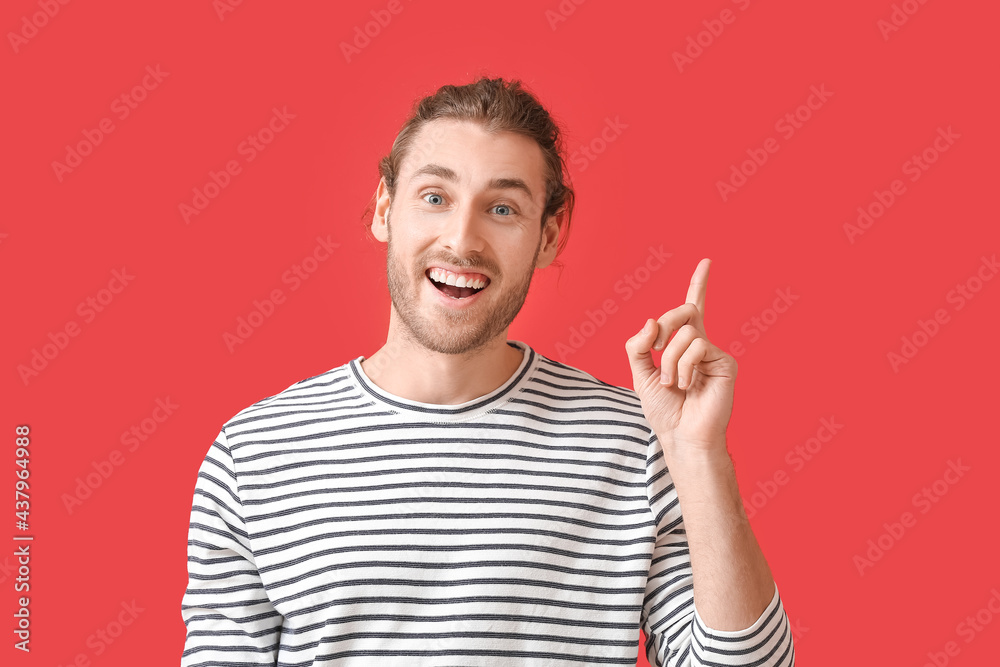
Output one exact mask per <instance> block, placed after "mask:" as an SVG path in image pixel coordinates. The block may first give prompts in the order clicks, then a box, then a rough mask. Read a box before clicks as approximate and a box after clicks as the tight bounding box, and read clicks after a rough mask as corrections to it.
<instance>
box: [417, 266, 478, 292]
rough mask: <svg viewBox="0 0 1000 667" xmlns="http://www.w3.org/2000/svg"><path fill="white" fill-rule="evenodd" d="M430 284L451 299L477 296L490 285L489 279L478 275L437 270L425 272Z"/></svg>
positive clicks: (431, 269) (432, 269)
mask: <svg viewBox="0 0 1000 667" xmlns="http://www.w3.org/2000/svg"><path fill="white" fill-rule="evenodd" d="M426 275H427V278H428V279H429V280H430V281H431V284H432V285H434V287H436V288H437V289H438V291H439V292H443V293H444V294H446V295H447V296H450V297H451V298H452V299H465V298H468V297H470V296H472V295H473V294H478V293H479V292H482V291H483V290H484V289H486V286H487V285H489V284H490V279H489V278H487V277H486V276H484V275H482V274H479V273H468V274H464V273H452V272H451V271H446V270H444V269H439V268H436V267H435V268H430V269H428V270H427V271H426Z"/></svg>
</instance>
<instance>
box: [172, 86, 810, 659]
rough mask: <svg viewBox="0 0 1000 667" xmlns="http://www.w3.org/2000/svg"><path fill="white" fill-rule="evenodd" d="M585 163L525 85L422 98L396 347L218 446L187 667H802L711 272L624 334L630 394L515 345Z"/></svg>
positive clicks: (407, 194)
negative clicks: (732, 436) (708, 313)
mask: <svg viewBox="0 0 1000 667" xmlns="http://www.w3.org/2000/svg"><path fill="white" fill-rule="evenodd" d="M563 164H564V162H563V160H562V157H561V153H560V140H559V131H558V128H557V127H556V125H555V124H554V123H553V121H552V120H551V118H550V116H549V115H548V113H547V112H546V111H545V110H544V109H543V108H542V107H541V105H540V104H539V103H538V102H537V100H536V99H535V98H534V97H533V96H531V95H530V94H529V93H528V92H526V91H525V90H523V88H522V87H521V86H520V85H519V84H518V83H517V82H513V83H507V82H504V81H503V80H500V79H496V80H489V79H481V80H479V81H477V82H475V83H473V84H469V85H467V86H459V87H456V86H445V87H443V88H441V89H440V90H439V91H438V92H437V93H436V94H435V95H433V96H430V97H428V98H425V99H424V100H422V101H421V102H420V103H419V105H418V106H417V107H416V110H415V113H414V114H413V116H412V117H411V118H410V120H408V121H407V123H406V124H405V125H404V127H403V129H402V130H401V131H400V133H399V135H398V136H397V138H396V141H395V143H394V144H393V148H392V151H391V153H390V155H389V156H387V157H386V158H384V159H383V160H382V161H381V163H380V172H381V175H382V178H381V180H380V182H379V185H378V189H377V191H376V193H375V197H374V206H373V214H372V226H371V231H372V234H373V235H374V237H375V238H376V239H377V240H378V241H381V242H386V243H387V244H388V249H387V260H386V262H387V274H388V283H389V293H390V297H391V301H392V309H391V317H390V322H389V331H388V336H387V339H386V343H385V345H384V346H383V347H382V348H381V349H379V350H378V351H377V352H376V353H375V354H374V355H372V357H371V358H367V359H366V358H365V357H357V358H355V359H353V360H352V361H349V362H347V363H345V364H344V365H342V366H339V367H337V368H334V369H332V370H330V371H327V372H325V373H323V374H321V375H318V376H315V377H312V378H308V379H306V380H303V381H301V382H298V383H296V384H294V385H292V386H290V387H289V388H288V389H286V390H284V391H282V392H281V393H279V394H277V395H275V396H272V397H270V398H267V399H264V400H262V401H260V402H258V403H256V404H254V405H252V406H250V407H248V408H247V409H245V410H243V411H241V412H240V413H239V414H237V415H236V416H235V417H233V418H232V419H231V420H230V421H228V422H227V423H226V425H225V426H224V427H223V428H222V431H221V433H220V434H219V437H218V439H217V440H216V441H215V442H214V443H213V445H212V447H211V448H210V449H209V451H208V454H207V456H206V458H205V461H204V463H203V464H202V467H201V470H200V471H199V474H198V480H197V485H196V488H195V496H194V503H193V507H192V514H191V526H190V539H189V542H188V545H189V546H188V554H189V555H188V560H189V575H190V577H189V585H188V588H187V590H186V591H185V593H184V599H183V603H182V615H183V618H184V621H185V623H186V625H187V640H186V643H185V651H184V654H183V658H182V665H191V666H193V665H213V666H215V665H251V664H254V665H258V664H259V665H265V664H267V665H276V664H279V665H320V664H322V665H339V664H350V665H355V664H357V665H361V664H373V665H387V664H426V665H456V664H462V665H571V664H572V665H580V664H588V663H590V664H635V662H636V660H637V643H638V642H637V640H638V629H639V628H640V627H641V628H642V629H643V631H644V632H645V634H646V637H647V643H646V647H645V648H646V654H647V656H648V659H649V661H650V663H651V664H653V665H708V664H712V665H781V666H786V665H792V664H794V649H793V646H792V639H791V635H790V629H789V624H788V619H787V616H786V615H785V613H784V610H783V608H782V605H781V600H780V598H779V595H778V590H777V587H776V585H775V583H774V580H773V579H772V577H771V573H770V570H769V569H768V566H767V563H766V561H765V560H764V557H763V555H762V554H761V551H760V548H759V547H758V545H757V542H756V539H755V538H754V535H753V532H752V531H751V529H750V526H749V523H748V521H747V518H746V515H745V514H744V512H743V507H742V503H741V500H740V496H739V491H738V488H737V484H736V478H735V475H734V472H733V467H732V462H731V460H730V458H729V456H728V453H727V451H726V440H725V432H726V426H727V424H728V422H729V416H730V412H731V409H732V398H733V381H734V378H735V375H736V362H735V361H734V360H733V359H732V358H731V357H729V356H728V355H726V354H725V353H724V352H722V351H721V350H719V348H717V347H715V346H714V345H712V344H711V343H710V342H708V339H707V338H706V336H705V329H704V318H703V316H704V310H705V292H706V281H707V277H708V268H709V262H708V260H702V261H701V262H700V263H699V264H698V267H697V268H696V270H695V273H694V277H693V278H692V281H691V285H690V288H689V291H688V299H687V303H685V304H683V305H680V306H678V307H677V308H674V309H672V310H670V311H668V312H666V313H665V314H663V315H662V316H661V317H659V318H658V319H655V320H654V319H652V318H651V319H648V320H647V321H646V324H645V326H644V327H643V329H642V330H641V331H640V332H639V333H638V334H636V335H635V336H633V337H632V338H631V339H629V340H628V342H627V343H626V345H625V348H626V351H627V355H628V359H629V363H630V364H631V367H632V373H633V380H634V385H635V390H634V391H633V390H628V389H624V388H621V387H614V386H611V385H608V384H606V383H603V382H601V381H599V380H597V379H596V378H594V377H593V376H590V375H588V374H586V373H584V372H583V371H581V370H578V369H575V368H572V367H570V366H566V365H563V364H560V363H557V362H555V361H552V360H551V359H548V358H546V357H544V356H543V355H540V354H538V353H537V352H535V351H534V350H533V349H532V348H531V347H530V346H528V345H526V344H525V343H522V342H520V341H508V340H507V330H508V328H509V325H510V323H511V322H512V321H513V319H514V317H515V316H516V315H517V313H518V311H519V310H520V308H521V305H522V304H523V303H524V300H525V297H526V295H527V292H528V286H529V284H530V282H531V276H532V273H533V272H534V271H535V270H536V269H540V268H544V267H546V266H548V265H549V264H550V263H551V262H552V261H553V260H554V259H555V257H556V255H557V253H558V250H559V249H560V240H562V241H563V242H565V233H566V231H567V230H568V226H569V221H570V217H571V214H572V208H573V201H574V195H573V191H572V190H571V189H570V188H569V187H568V186H567V185H566V184H565V182H564V174H563ZM560 237H561V238H560ZM671 336H672V338H671ZM668 341H669V343H668ZM653 349H657V350H662V351H663V355H662V357H661V366H660V368H656V367H655V365H654V364H653V361H652V356H651V350H653ZM682 510H683V513H682Z"/></svg>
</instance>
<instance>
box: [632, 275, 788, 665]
mask: <svg viewBox="0 0 1000 667" xmlns="http://www.w3.org/2000/svg"><path fill="white" fill-rule="evenodd" d="M708 270H709V260H702V261H701V262H699V263H698V267H697V268H696V269H695V272H694V275H693V276H692V278H691V285H690V287H689V288H688V294H687V299H686V302H685V303H684V304H683V305H681V306H678V307H677V308H674V309H673V310H670V311H668V312H666V313H664V314H663V315H662V316H661V317H660V318H659V319H658V320H653V319H648V320H646V324H645V326H644V327H643V328H642V330H641V331H640V332H639V333H637V334H636V335H635V336H633V337H632V338H630V339H629V340H628V342H627V343H626V344H625V349H626V351H627V353H628V356H629V364H630V366H631V368H632V379H633V383H634V387H635V391H636V394H638V396H639V399H640V401H641V403H642V410H643V414H644V415H645V417H646V419H647V421H648V422H649V424H650V430H651V433H650V442H649V444H650V455H649V456H648V457H647V462H648V463H647V465H655V466H658V468H659V470H655V469H654V470H653V471H650V473H651V476H650V478H649V484H650V485H651V486H650V487H649V490H650V507H651V508H652V509H654V515H655V516H656V518H657V528H658V532H657V538H658V542H657V548H660V544H659V540H660V539H663V540H664V548H665V549H668V550H669V549H673V550H676V551H680V550H681V549H683V550H684V552H685V555H687V556H688V558H689V562H688V563H687V564H686V567H685V566H681V565H678V572H679V577H690V582H689V583H690V585H691V591H690V592H689V594H690V596H691V615H692V619H691V625H692V628H691V631H690V635H691V637H685V636H684V635H683V633H682V631H680V630H679V631H677V632H673V634H672V635H670V636H667V637H666V641H665V643H666V644H667V645H670V644H672V643H673V644H676V645H678V646H680V645H681V644H683V643H685V642H691V638H692V637H693V643H692V644H691V645H690V646H689V647H688V648H690V653H691V654H692V657H691V659H692V660H693V661H694V662H693V663H692V664H696V665H700V664H705V663H704V662H703V660H705V661H707V663H708V664H716V665H720V664H721V665H768V666H771V665H787V664H791V663H792V661H794V651H793V649H792V640H791V636H790V634H789V628H788V619H787V617H786V616H785V614H784V611H783V610H782V609H781V607H780V600H779V599H778V594H777V586H776V585H775V583H774V580H773V579H772V577H771V571H770V569H769V568H768V566H767V562H766V561H765V560H764V556H763V554H762V553H761V550H760V547H759V546H758V545H757V540H756V538H755V537H754V535H753V531H752V530H751V529H750V524H749V521H748V519H747V517H746V515H745V514H744V511H743V506H742V500H741V498H740V495H739V488H738V486H737V483H736V474H735V472H734V470H733V465H732V460H731V459H730V457H729V453H728V451H727V450H726V429H727V428H728V425H729V418H730V415H731V414H732V408H733V392H734V386H735V381H736V360H735V359H733V358H732V357H731V356H730V355H728V354H726V353H725V352H723V351H722V350H721V349H719V348H718V347H716V346H715V345H713V344H712V343H711V342H709V340H708V337H707V335H706V334H705V324H704V313H705V292H706V286H707V283H708ZM671 336H672V338H671ZM668 341H669V342H668ZM653 350H662V351H663V356H662V357H661V359H660V362H661V364H660V367H659V368H657V367H656V365H655V364H654V362H653V357H652V351H653ZM665 480H669V488H667V487H662V488H658V487H657V485H658V484H666V483H667V482H666V481H665ZM675 485H676V486H675ZM671 496H672V497H673V498H674V500H675V501H676V502H675V506H676V507H675V508H676V511H677V513H678V516H677V517H675V518H674V520H673V522H672V523H670V524H666V525H665V524H663V523H661V522H663V521H665V520H666V519H665V516H667V515H666V514H665V508H661V509H660V511H655V510H656V505H655V503H654V502H653V499H654V498H659V499H662V498H664V497H671ZM682 510H683V520H682V519H681V517H680V512H681V511H682ZM681 526H683V528H682V527H681ZM665 533H667V534H669V535H673V536H674V537H673V538H668V537H665V536H664V534H665ZM681 536H683V537H682V539H679V538H680V537H681ZM681 543H682V544H683V546H681ZM655 564H656V558H655V556H654V563H653V565H655ZM647 593H648V591H647ZM677 595H680V589H678V592H677ZM772 626H773V627H772ZM651 627H652V629H653V630H654V631H655V629H656V628H655V626H651ZM762 630H763V631H764V634H763V635H760V634H759V633H760V632H761V631H762ZM677 642H681V643H680V644H678V643H677ZM713 651H714V653H712V655H709V654H708V653H709V652H713ZM684 653H687V650H684ZM715 653H718V656H716V655H715ZM657 657H658V658H660V660H661V662H660V663H659V664H688V663H687V662H685V661H684V657H683V656H679V657H678V660H677V662H676V663H672V662H670V661H671V660H672V657H673V650H670V651H668V652H667V653H664V654H663V655H662V656H659V655H658V656H657Z"/></svg>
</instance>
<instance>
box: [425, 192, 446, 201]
mask: <svg viewBox="0 0 1000 667" xmlns="http://www.w3.org/2000/svg"><path fill="white" fill-rule="evenodd" d="M427 197H437V198H438V200H439V201H428V202H427V203H428V204H443V203H444V197H442V196H441V195H439V194H437V193H436V192H429V193H427V194H426V195H424V200H425V201H426V199H427Z"/></svg>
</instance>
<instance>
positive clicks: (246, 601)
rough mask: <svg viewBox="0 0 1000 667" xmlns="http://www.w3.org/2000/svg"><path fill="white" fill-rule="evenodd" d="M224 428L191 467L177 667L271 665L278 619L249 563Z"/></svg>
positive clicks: (278, 634) (278, 635)
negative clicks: (195, 469) (191, 490)
mask: <svg viewBox="0 0 1000 667" xmlns="http://www.w3.org/2000/svg"><path fill="white" fill-rule="evenodd" d="M242 510H243V507H242V503H241V501H240V497H239V487H238V485H237V483H236V472H235V466H234V463H233V457H232V454H231V453H230V451H229V447H228V444H227V442H226V434H225V429H223V431H222V432H221V433H220V434H219V438H218V439H217V440H216V441H215V442H214V443H212V446H211V448H209V450H208V454H207V455H206V456H205V460H204V462H203V463H202V464H201V468H200V469H199V470H198V480H197V482H196V484H195V490H194V501H193V503H192V507H191V522H190V528H189V531H188V547H187V553H188V587H187V590H185V591H184V597H183V600H182V601H181V616H182V617H183V619H184V624H185V625H186V626H187V636H186V638H185V640H184V653H183V654H182V656H181V667H195V666H197V665H212V667H221V666H225V665H233V666H237V665H239V666H240V667H245V666H247V665H276V664H277V660H278V657H277V653H278V643H279V640H280V638H281V624H282V618H281V615H280V614H279V613H278V612H277V611H276V610H275V609H274V607H273V606H272V605H271V601H270V600H269V599H268V597H267V592H266V591H265V590H264V586H263V584H262V582H261V578H260V574H259V573H258V572H257V565H256V564H255V562H254V557H253V552H252V550H251V548H250V540H249V536H248V534H247V531H246V525H245V523H244V521H243V517H242Z"/></svg>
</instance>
